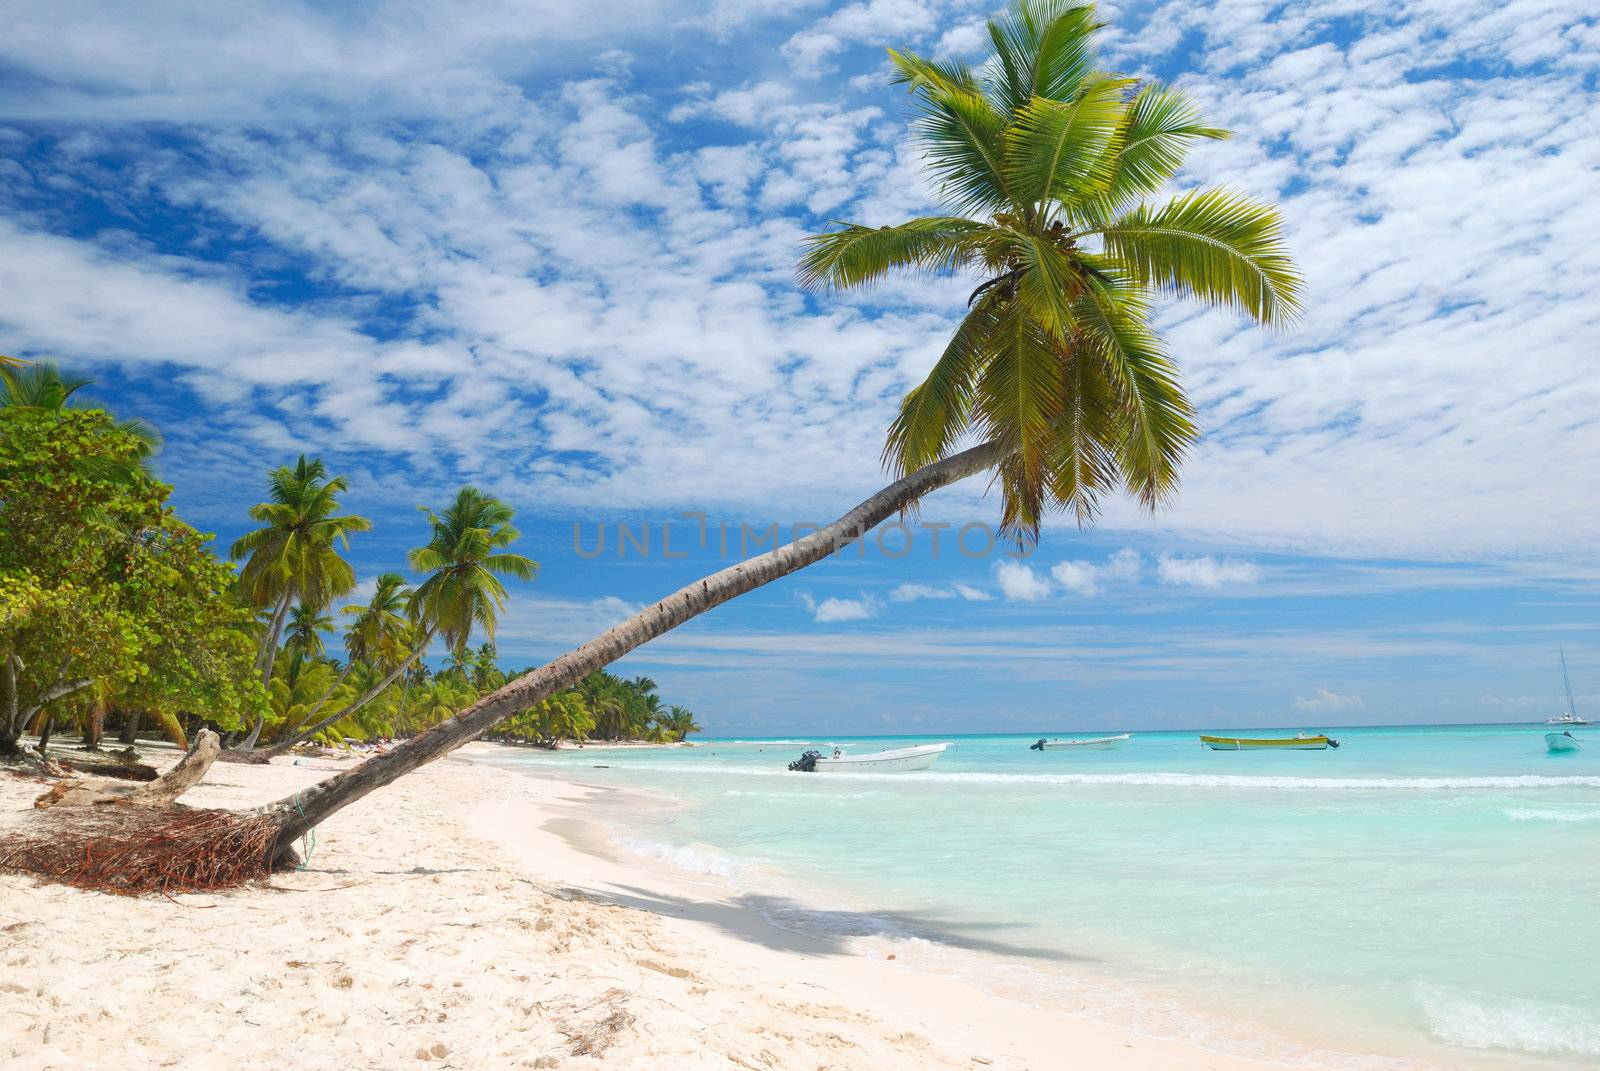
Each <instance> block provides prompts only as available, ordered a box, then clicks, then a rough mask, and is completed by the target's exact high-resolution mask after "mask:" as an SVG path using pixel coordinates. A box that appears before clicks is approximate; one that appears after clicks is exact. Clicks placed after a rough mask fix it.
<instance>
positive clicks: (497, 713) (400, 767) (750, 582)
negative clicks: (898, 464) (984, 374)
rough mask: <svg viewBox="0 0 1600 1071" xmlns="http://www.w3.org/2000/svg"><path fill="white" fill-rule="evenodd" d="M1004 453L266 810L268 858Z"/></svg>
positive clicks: (725, 576)
mask: <svg viewBox="0 0 1600 1071" xmlns="http://www.w3.org/2000/svg"><path fill="white" fill-rule="evenodd" d="M1006 453H1007V448H1006V447H1005V446H1004V445H1003V444H1001V443H999V442H989V443H985V444H983V445H982V446H975V447H973V448H972V449H970V450H965V451H963V452H961V453H959V454H956V455H955V456H953V457H949V458H946V459H944V460H943V461H936V462H934V463H933V464H931V465H925V466H923V467H922V468H920V469H918V470H917V471H916V472H913V473H911V474H910V475H909V476H906V477H904V478H903V479H900V480H897V481H895V482H894V483H892V484H890V485H889V486H888V487H885V488H884V489H882V490H881V491H879V492H878V493H877V494H875V495H873V496H872V497H871V498H869V499H867V500H866V501H865V502H862V503H861V504H860V505H858V506H857V507H856V508H855V509H853V510H851V511H850V512H849V513H846V514H845V515H844V516H842V517H840V518H839V519H838V520H836V521H834V522H833V523H832V524H830V525H827V526H826V527H824V528H821V529H819V530H818V531H816V532H813V533H811V534H810V535H808V536H806V537H805V538H804V539H799V540H795V541H794V542H791V543H787V544H785V545H783V546H780V547H778V548H776V549H775V550H772V551H770V552H768V553H766V554H762V555H760V556H758V557H755V558H751V559H749V560H747V561H743V562H740V563H738V564H737V565H732V566H729V567H728V568H726V569H722V570H720V571H718V572H716V573H713V574H712V575H710V576H708V577H706V578H704V579H703V580H699V581H696V582H695V583H693V584H691V585H689V586H688V587H686V588H681V589H680V590H678V591H676V592H674V593H673V594H671V595H669V596H667V597H666V598H665V599H662V600H661V601H660V602H658V603H656V604H655V605H654V606H650V607H647V608H646V609H644V610H643V611H641V612H639V613H638V614H635V615H634V616H633V617H631V618H629V619H628V620H627V621H624V622H623V623H622V624H620V625H618V626H616V627H615V628H613V629H610V630H609V631H607V632H604V633H602V634H601V635H599V636H597V637H596V638H595V639H592V640H590V641H589V642H588V643H586V644H584V645H583V646H582V647H579V648H578V649H577V650H574V651H569V652H568V653H567V654H564V655H562V656H561V657H559V658H557V659H555V660H554V661H552V662H548V663H546V664H545V665H543V666H541V667H539V668H538V669H535V670H531V671H530V672H528V673H525V674H523V675H522V676H521V677H518V678H517V679H516V680H513V681H511V682H509V683H508V684H505V685H503V686H502V687H500V688H499V689H497V690H496V691H494V692H491V693H490V694H489V695H486V696H484V697H483V698H481V699H479V700H478V701H477V702H476V703H473V704H472V705H471V706H469V707H467V708H466V709H465V710H463V711H461V712H460V713H458V714H456V715H455V716H454V717H451V718H448V719H446V720H445V721H442V722H440V723H439V724H437V725H435V726H433V727H432V728H430V729H427V730H425V731H424V732H421V733H418V734H417V735H416V736H414V737H412V738H411V739H409V740H407V741H406V742H405V743H403V744H400V745H398V746H396V747H395V748H393V749H392V750H390V751H389V752H388V753H386V754H384V755H379V756H377V757H376V758H371V759H368V760H367V761H366V762H363V763H362V764H361V765H360V766H357V767H355V768H354V769H351V770H348V771H346V772H345V773H342V774H339V775H337V776H336V777H331V778H329V779H328V780H326V781H323V782H321V783H320V784H317V785H314V786H312V787H311V788H309V789H306V790H305V791H303V792H297V793H295V794H294V795H293V796H290V797H287V798H285V799H282V800H279V801H277V802H276V803H273V804H269V805H268V806H267V807H266V808H263V812H264V813H267V814H271V815H273V816H274V817H275V818H277V819H278V821H279V827H278V837H277V842H276V845H275V851H274V854H275V857H276V858H278V859H283V858H287V857H289V856H290V854H291V853H292V851H293V844H294V842H295V840H297V839H298V838H300V837H301V836H303V835H304V834H305V833H306V832H308V831H309V830H311V829H313V828H315V827H316V826H317V825H319V824H320V823H321V822H322V821H324V820H325V819H326V818H327V817H328V816H329V815H332V814H334V813H335V812H337V811H339V810H341V809H342V808H344V807H348V806H349V805H350V804H352V803H354V802H355V801H356V800H359V799H361V798H362V797H363V796H365V795H367V793H369V792H372V791H373V790H375V789H378V788H382V787H383V786H384V785H387V784H389V783H390V782H391V781H394V780H395V779H396V778H399V777H402V776H404V775H405V774H407V773H410V772H411V771H412V770H415V769H416V768H417V767H419V766H422V765H423V764H425V763H428V762H432V761H433V760H434V759H437V758H440V757H442V756H444V755H447V754H449V753H450V752H451V751H454V750H455V749H456V748H458V747H460V746H461V745H462V744H465V743H468V742H469V741H472V740H475V739H477V738H478V737H479V736H481V735H483V734H484V733H485V732H487V731H489V730H490V729H491V728H493V727H494V726H495V724H496V723H498V722H499V721H501V720H503V719H504V718H507V717H510V716H512V715H514V714H516V713H517V712H518V711H521V710H526V709H527V708H528V707H530V706H533V705H534V704H535V703H538V702H539V701H540V700H542V699H546V698H548V697H550V696H552V695H554V694H556V693H557V692H559V691H561V690H563V689H566V688H570V687H572V686H573V685H574V684H576V683H577V682H578V681H580V680H582V679H583V678H584V677H586V676H588V675H589V674H590V673H593V672H594V671H595V670H597V669H600V668H602V667H604V666H607V665H610V664H611V663H612V662H615V661H616V660H617V659H619V658H621V657H622V656H623V655H625V654H627V653H628V652H629V651H632V650H633V649H634V648H636V647H639V646H640V645H641V644H644V643H647V642H649V641H650V640H653V639H655V638H656V637H657V636H660V635H662V634H663V633H666V632H668V631H670V630H672V629H674V628H677V627H678V626H679V625H681V624H683V623H684V622H685V621H689V620H691V619H693V618H695V617H698V616H699V615H700V614H703V613H705V612H706V611H707V610H711V609H713V608H715V607H717V606H721V605H722V604H723V603H725V602H727V601H729V600H730V599H733V598H736V597H738V596H740V595H743V594H745V593H746V592H750V591H754V590H755V589H756V588H759V587H762V586H763V585H766V584H770V583H772V582H773V581H774V580H777V579H779V578H781V577H785V576H788V575H789V574H790V573H793V572H797V571H798V570H800V569H804V568H805V567H806V566H808V565H811V564H813V563H815V562H818V561H821V560H822V559H823V558H826V557H827V556H828V555H830V554H832V553H834V551H835V550H837V549H839V548H841V547H845V546H848V545H849V544H851V543H853V542H855V541H856V540H858V539H861V538H863V537H864V536H865V535H866V533H867V532H869V531H870V530H871V529H873V528H874V527H876V526H877V525H878V524H879V523H881V522H882V521H884V520H887V519H888V518H889V517H891V516H893V515H894V514H896V513H900V512H902V511H904V510H905V509H907V508H908V507H910V506H911V505H913V504H914V503H916V502H917V501H918V500H919V499H921V498H922V497H923V496H924V495H927V494H929V493H931V492H933V491H936V490H938V489H939V488H941V487H946V486H948V485H950V484H952V483H955V482H957V481H958V480H963V479H965V478H966V477H968V476H974V475H976V474H978V473H980V472H983V471H985V470H987V469H991V468H993V467H994V466H995V465H997V464H999V462H1000V461H1001V460H1002V459H1004V457H1005V456H1006Z"/></svg>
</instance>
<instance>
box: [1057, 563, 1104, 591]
mask: <svg viewBox="0 0 1600 1071" xmlns="http://www.w3.org/2000/svg"><path fill="white" fill-rule="evenodd" d="M1050 575H1051V576H1053V577H1054V578H1055V581H1056V583H1057V584H1060V585H1061V586H1062V587H1063V588H1066V589H1067V590H1068V591H1070V592H1072V593H1073V594H1075V595H1093V594H1095V592H1097V591H1099V590H1100V570H1099V568H1098V567H1097V566H1095V565H1091V564H1090V563H1089V562H1057V563H1056V564H1055V565H1053V566H1051V567H1050Z"/></svg>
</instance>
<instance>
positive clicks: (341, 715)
mask: <svg viewBox="0 0 1600 1071" xmlns="http://www.w3.org/2000/svg"><path fill="white" fill-rule="evenodd" d="M432 643H433V630H432V629H429V630H428V631H427V632H425V633H423V634H422V642H420V643H418V644H417V646H416V648H415V649H414V650H413V651H412V652H411V653H410V654H408V655H406V658H405V661H404V662H401V663H400V664H399V665H398V666H396V667H395V668H394V669H393V670H391V671H390V672H389V675H388V676H386V677H384V678H383V680H382V681H380V682H379V683H377V684H375V685H373V686H372V687H371V688H368V689H367V691H366V694H365V695H363V696H362V697H361V698H360V699H357V700H356V701H355V702H354V703H351V704H350V705H349V706H347V707H340V708H339V709H338V710H336V711H334V712H333V713H332V714H329V715H328V716H327V717H326V718H323V719H322V720H321V721H319V722H317V723H316V724H315V725H313V726H311V727H310V728H309V729H301V730H300V731H299V732H298V733H295V734H294V735H293V736H292V737H289V738H287V739H284V740H280V741H278V742H277V743H276V744H273V745H272V746H271V747H269V748H267V749H266V751H265V754H266V755H267V756H268V757H269V758H270V757H272V756H273V755H281V754H283V753H284V752H285V751H288V750H289V749H290V748H292V747H294V746H295V745H296V744H299V743H302V742H304V741H306V740H310V739H311V738H312V737H313V736H316V735H317V734H318V733H320V732H321V731H322V730H324V729H326V728H327V727H328V726H330V725H332V724H333V723H334V722H336V721H343V720H344V719H345V718H348V717H349V716H350V715H352V714H354V713H355V712H356V711H358V710H360V709H361V708H362V707H364V706H366V705H367V704H368V703H370V702H372V701H373V700H374V699H376V698H378V696H380V695H382V694H383V693H384V690H385V689H387V688H388V687H389V685H391V684H393V683H394V682H395V680H396V679H398V678H399V676H400V675H401V674H402V673H404V672H405V671H406V670H408V669H410V668H411V666H412V665H413V664H414V663H415V662H416V661H417V659H419V658H421V657H422V656H423V655H424V654H426V653H427V650H428V646H429V645H430V644H432ZM349 671H350V670H349V667H348V666H347V667H345V672H346V673H348V672H349ZM339 680H341V681H342V680H344V677H343V675H341V676H340V677H339ZM335 687H337V684H335ZM332 692H333V689H332V688H330V689H328V694H332ZM327 698H328V696H327V695H324V696H323V697H322V699H321V700H319V701H318V702H317V705H316V707H315V708H313V709H312V711H311V714H315V713H316V712H317V711H318V710H320V709H322V703H323V701H325V700H326V699H327ZM311 714H307V715H306V717H308V718H309V717H310V716H311Z"/></svg>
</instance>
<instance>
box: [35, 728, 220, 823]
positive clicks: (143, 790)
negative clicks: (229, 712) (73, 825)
mask: <svg viewBox="0 0 1600 1071" xmlns="http://www.w3.org/2000/svg"><path fill="white" fill-rule="evenodd" d="M221 749H222V745H221V741H220V740H218V738H217V734H216V733H214V732H212V731H211V730H209V729H202V730H201V731H200V736H199V738H198V739H197V740H196V741H195V745H194V748H193V749H192V750H191V751H190V752H189V753H188V754H187V755H185V756H184V757H183V758H182V759H180V760H179V761H178V765H176V766H174V767H173V768H172V769H170V770H168V771H167V772H166V773H165V774H164V775H162V776H161V777H158V778H156V779H155V780H154V781H151V782H149V783H147V784H137V783H134V784H129V783H128V782H127V781H120V780H112V779H110V778H104V777H89V778H85V779H83V780H81V781H63V782H61V783H60V784H59V785H56V786H55V787H54V788H52V789H51V790H50V791H49V792H46V793H45V794H44V795H42V796H40V797H39V798H38V799H36V800H34V801H33V805H34V806H35V807H39V808H44V807H59V806H67V807H81V806H86V805H92V804H101V803H120V804H127V805H130V806H135V807H159V806H161V805H163V804H167V803H171V802H172V801H173V800H175V799H177V798H178V797H179V796H181V795H183V794H184V793H185V792H187V791H189V790H190V789H191V788H193V787H194V786H195V785H197V784H199V783H200V780H201V778H203V777H205V775H206V771H207V770H209V769H210V768H211V764H212V763H213V762H215V761H216V760H217V753H218V752H219V751H220V750H221Z"/></svg>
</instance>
